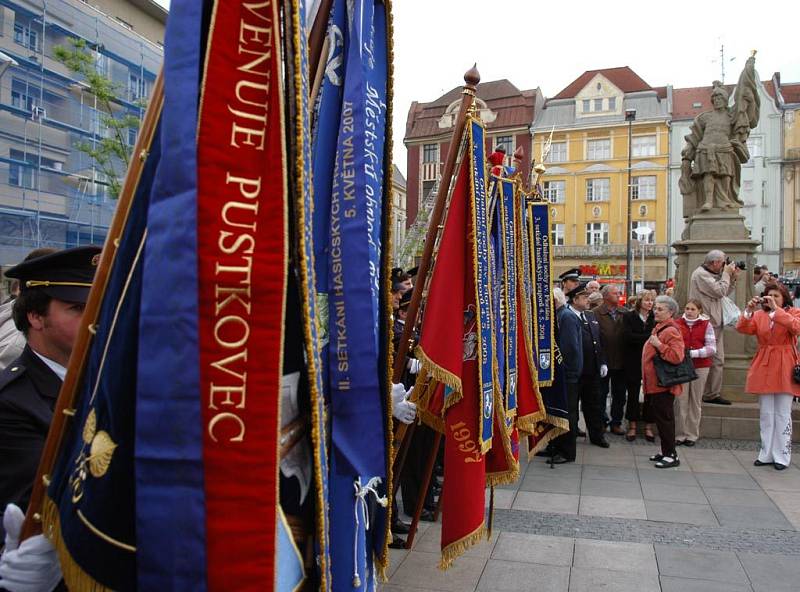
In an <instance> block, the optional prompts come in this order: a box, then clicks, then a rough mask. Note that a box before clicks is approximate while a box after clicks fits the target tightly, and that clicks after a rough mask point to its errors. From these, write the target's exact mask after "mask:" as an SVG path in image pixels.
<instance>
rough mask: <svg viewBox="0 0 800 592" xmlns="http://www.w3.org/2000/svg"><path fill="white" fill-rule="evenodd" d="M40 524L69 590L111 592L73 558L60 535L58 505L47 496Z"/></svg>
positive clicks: (75, 591)
mask: <svg viewBox="0 0 800 592" xmlns="http://www.w3.org/2000/svg"><path fill="white" fill-rule="evenodd" d="M42 526H43V530H44V533H45V536H47V538H48V539H50V541H51V542H52V543H53V546H54V547H55V548H56V553H57V554H58V561H59V563H60V564H61V575H62V576H63V578H64V583H66V585H67V588H68V589H69V590H70V592H113V590H112V589H111V588H106V587H105V586H104V585H103V584H101V583H100V582H98V581H97V580H95V579H94V578H93V577H92V576H90V575H89V574H88V573H86V572H85V571H84V570H83V568H82V567H81V566H80V565H78V563H77V562H76V561H75V559H73V557H72V555H71V554H70V552H69V549H67V545H66V544H65V543H64V539H63V537H62V536H61V518H60V517H59V515H58V506H56V504H55V503H54V502H53V500H51V499H50V498H49V497H48V496H45V498H44V502H43V504H42Z"/></svg>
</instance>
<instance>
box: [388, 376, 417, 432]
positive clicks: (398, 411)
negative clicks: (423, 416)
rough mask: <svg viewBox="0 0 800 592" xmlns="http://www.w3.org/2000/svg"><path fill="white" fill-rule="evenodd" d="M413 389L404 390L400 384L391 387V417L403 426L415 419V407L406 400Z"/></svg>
mask: <svg viewBox="0 0 800 592" xmlns="http://www.w3.org/2000/svg"><path fill="white" fill-rule="evenodd" d="M412 390H414V387H411V388H410V389H408V390H406V389H405V388H404V387H403V385H402V384H393V385H392V416H394V418H395V419H396V420H397V421H400V422H402V423H405V424H409V423H412V422H413V421H414V418H416V417H417V406H416V405H414V403H412V402H410V401H409V400H408V396H409V395H410V394H411V391H412Z"/></svg>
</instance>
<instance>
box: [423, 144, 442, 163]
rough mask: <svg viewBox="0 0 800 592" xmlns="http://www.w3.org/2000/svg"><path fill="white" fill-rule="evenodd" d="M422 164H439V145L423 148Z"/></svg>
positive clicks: (429, 145)
mask: <svg viewBox="0 0 800 592" xmlns="http://www.w3.org/2000/svg"><path fill="white" fill-rule="evenodd" d="M422 162H439V144H424V145H423V146H422Z"/></svg>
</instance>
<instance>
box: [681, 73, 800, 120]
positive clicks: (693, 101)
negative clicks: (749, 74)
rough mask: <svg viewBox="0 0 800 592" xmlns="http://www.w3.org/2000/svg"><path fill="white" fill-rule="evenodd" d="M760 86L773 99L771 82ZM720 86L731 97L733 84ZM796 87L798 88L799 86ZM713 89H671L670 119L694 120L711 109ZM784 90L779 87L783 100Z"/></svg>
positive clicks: (766, 81)
mask: <svg viewBox="0 0 800 592" xmlns="http://www.w3.org/2000/svg"><path fill="white" fill-rule="evenodd" d="M762 84H763V85H764V90H765V91H766V92H767V94H768V95H769V96H770V97H772V98H773V99H774V98H775V85H774V84H773V83H772V81H771V80H765V81H764V82H763V83H762ZM722 86H723V87H724V88H725V90H726V91H728V95H729V96H733V92H734V90H735V89H736V85H735V84H723V85H722ZM797 86H798V87H800V84H798V85H797ZM713 88H714V87H713V86H694V87H690V88H674V89H672V119H675V120H680V119H694V118H695V117H697V116H698V115H699V114H700V113H702V112H703V111H710V110H711V109H713V108H714V106H713V105H712V104H711V90H712V89H713ZM785 88H786V87H785V86H783V85H781V93H783V96H784V99H785V97H786V93H785V92H784V89H785ZM798 101H799V102H800V97H798ZM786 102H787V103H788V102H789V101H788V100H786Z"/></svg>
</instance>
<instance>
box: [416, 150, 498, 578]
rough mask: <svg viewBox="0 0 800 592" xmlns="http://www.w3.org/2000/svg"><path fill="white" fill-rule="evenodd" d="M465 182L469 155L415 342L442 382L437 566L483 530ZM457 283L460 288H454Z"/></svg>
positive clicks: (470, 246)
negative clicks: (441, 481)
mask: <svg viewBox="0 0 800 592" xmlns="http://www.w3.org/2000/svg"><path fill="white" fill-rule="evenodd" d="M470 185H471V184H470V170H469V166H468V159H465V160H464V162H463V163H462V166H461V168H460V170H459V173H458V177H457V179H456V184H455V188H454V190H453V194H452V198H451V200H450V207H449V208H448V213H447V220H446V222H445V227H444V230H443V231H442V236H441V241H440V244H439V251H438V254H437V257H436V265H435V269H434V273H433V275H432V276H431V279H430V284H429V289H428V299H427V303H426V305H425V317H424V320H423V323H422V329H421V333H420V341H419V346H418V347H417V357H418V358H419V359H420V360H421V361H422V364H423V367H424V369H425V371H426V372H427V373H428V374H429V375H430V376H432V377H433V378H434V379H435V380H437V381H438V382H440V383H442V384H444V385H445V386H446V387H448V388H447V389H446V392H444V393H442V394H443V395H444V401H443V404H442V411H443V413H444V419H445V430H444V432H445V448H444V471H445V477H444V486H443V490H442V541H441V546H442V559H441V563H440V567H441V568H442V569H446V568H447V567H449V566H450V564H451V563H452V562H453V560H454V559H455V558H456V557H458V556H459V555H460V554H462V553H463V552H464V551H465V550H466V549H468V548H469V547H470V546H472V545H474V544H475V543H477V542H478V541H479V540H480V539H481V537H482V536H483V535H484V533H485V526H484V490H485V480H486V472H485V462H484V456H483V454H482V453H481V449H480V446H479V445H478V434H479V432H478V425H479V423H478V422H479V421H480V417H479V414H480V408H481V394H480V385H479V382H480V381H479V378H478V318H477V314H476V312H477V309H476V296H475V292H476V288H475V273H474V264H473V258H474V257H475V246H474V239H473V236H474V234H473V227H472V210H471V207H472V206H471V204H472V202H473V199H474V196H473V194H472V190H471V186H470ZM456 286H461V289H460V290H458V289H454V288H455V287H456ZM438 390H441V389H438ZM437 394H439V393H438V392H437V393H435V394H434V398H436V395H437ZM437 407H438V404H437Z"/></svg>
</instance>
